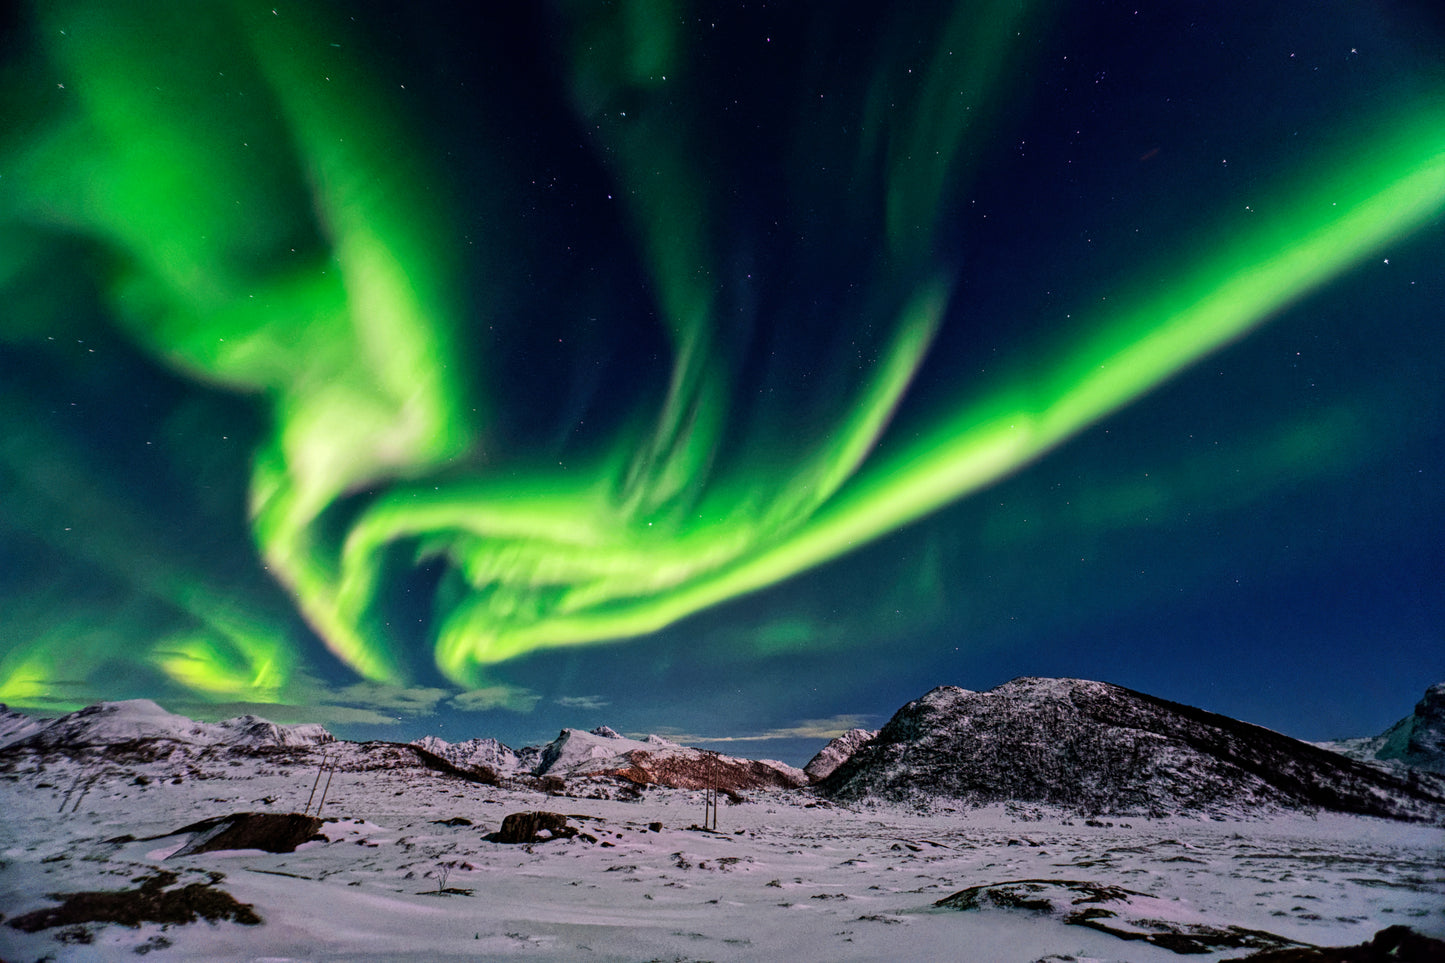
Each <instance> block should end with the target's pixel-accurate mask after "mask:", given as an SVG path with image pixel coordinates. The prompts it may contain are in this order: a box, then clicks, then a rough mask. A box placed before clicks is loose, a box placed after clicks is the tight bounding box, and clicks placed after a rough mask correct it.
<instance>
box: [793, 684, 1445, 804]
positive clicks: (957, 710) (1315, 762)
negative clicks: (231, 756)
mask: <svg viewBox="0 0 1445 963" xmlns="http://www.w3.org/2000/svg"><path fill="white" fill-rule="evenodd" d="M816 788H817V790H818V792H820V794H822V795H824V796H826V797H828V798H831V799H835V800H839V801H844V802H859V801H866V800H867V799H869V798H878V799H886V800H889V801H893V802H898V801H917V802H927V801H928V800H931V799H939V798H952V799H958V800H961V801H965V802H970V803H989V802H1000V801H1019V802H1029V803H1041V804H1049V805H1059V806H1064V807H1068V808H1072V809H1076V810H1079V811H1082V812H1092V813H1106V812H1107V813H1120V814H1135V815H1164V814H1172V813H1178V812H1187V813H1197V814H1201V815H1216V816H1230V815H1233V816H1238V815H1242V814H1245V813H1249V812H1258V811H1269V810H1281V809H1327V810H1333V811H1339V812H1348V813H1356V814H1361V815H1373V816H1384V817H1387V818H1394V819H1406V820H1417V821H1427V822H1435V821H1442V820H1445V781H1442V780H1437V779H1435V778H1433V777H1430V776H1428V775H1427V774H1420V773H1416V774H1413V775H1410V776H1408V777H1402V776H1396V775H1393V774H1391V773H1388V772H1385V771H1383V770H1381V769H1380V768H1378V767H1374V766H1370V765H1368V764H1365V763H1360V762H1356V761H1353V760H1350V759H1347V758H1345V757H1343V756H1340V755H1338V754H1336V753H1333V752H1330V751H1329V750H1327V749H1322V748H1320V747H1318V746H1314V745H1310V744H1308V743H1304V742H1300V741H1299V740H1297V739H1293V738H1291V737H1289V736H1285V735H1282V734H1280V733H1277V732H1274V731H1273V730H1269V729H1265V728H1263V727H1261V726H1256V725H1253V724H1251V723H1246V722H1241V721H1239V720H1236V719H1231V718H1229V717H1227V716H1222V715H1219V714H1217V713H1212V712H1208V711H1207V710H1204V709H1199V708H1196V707H1193V706H1187V705H1183V704H1181V703H1174V702H1170V701H1169V700H1166V699H1160V698H1158V697H1155V696H1149V695H1146V694H1144V693H1139V692H1134V691H1132V690H1129V689H1125V688H1123V687H1121V686H1115V685H1111V684H1109V683H1104V682H1093V681H1088V680H1080V679H1039V678H1032V677H1024V678H1020V679H1015V680H1012V681H1010V682H1007V683H1004V684H1003V685H1000V686H996V687H995V688H993V689H990V690H988V691H987V692H981V693H980V692H971V691H969V690H966V689H960V688H958V687H955V686H939V687H937V688H935V689H932V690H930V691H929V692H927V693H925V694H924V695H923V696H921V697H920V698H918V699H915V700H913V701H912V702H909V703H907V704H906V705H905V706H903V707H902V708H901V709H899V710H898V712H897V713H895V714H894V716H893V718H892V719H890V720H889V722H888V723H887V724H886V725H884V726H883V728H882V729H880V730H879V732H878V734H877V735H876V736H875V737H874V738H873V739H871V740H869V741H867V742H865V743H863V744H862V745H861V746H859V747H858V749H857V750H856V751H855V752H854V753H853V754H852V755H850V756H849V757H848V758H847V759H846V760H844V761H843V762H842V763H841V764H840V765H839V766H838V767H837V768H836V769H834V770H833V772H832V773H831V774H829V775H828V776H826V777H825V778H824V779H822V780H821V781H819V782H818V783H817V784H816Z"/></svg>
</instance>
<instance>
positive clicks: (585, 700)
mask: <svg viewBox="0 0 1445 963" xmlns="http://www.w3.org/2000/svg"><path fill="white" fill-rule="evenodd" d="M552 701H553V702H555V703H557V704H558V705H559V706H561V707H562V708H564V709H587V710H592V709H604V708H606V707H607V706H610V705H612V703H611V702H609V701H608V700H606V699H603V698H602V697H601V696H590V695H582V696H558V697H557V698H556V699H553V700H552Z"/></svg>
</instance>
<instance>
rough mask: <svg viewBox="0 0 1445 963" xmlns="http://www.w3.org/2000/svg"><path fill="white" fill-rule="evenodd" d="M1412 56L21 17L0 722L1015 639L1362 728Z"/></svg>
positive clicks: (711, 711)
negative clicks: (141, 705)
mask: <svg viewBox="0 0 1445 963" xmlns="http://www.w3.org/2000/svg"><path fill="white" fill-rule="evenodd" d="M1442 41H1445V34H1442V32H1441V30H1440V25H1439V23H1438V22H1437V21H1433V20H1431V19H1430V17H1429V16H1428V13H1427V11H1426V8H1425V7H1424V6H1421V7H1420V8H1419V9H1418V10H1413V9H1412V8H1411V7H1410V5H1408V4H1407V5H1403V6H1399V7H1396V8H1392V9H1391V10H1390V11H1388V12H1386V11H1380V10H1374V11H1360V10H1357V9H1354V8H1353V7H1348V6H1345V5H1340V6H1338V8H1336V7H1333V6H1332V7H1330V10H1329V11H1325V12H1323V13H1322V12H1320V11H1318V10H1317V9H1315V8H1313V7H1305V6H1304V5H1302V4H1299V5H1296V4H1287V5H1286V6H1285V7H1284V8H1281V9H1279V10H1276V11H1274V12H1273V13H1271V14H1268V15H1266V14H1262V13H1259V12H1258V11H1251V10H1249V9H1248V8H1245V7H1243V6H1239V7H1237V8H1236V6H1235V5H1226V6H1225V7H1223V8H1209V9H1204V8H1201V9H1192V8H1191V9H1187V10H1185V9H1181V10H1177V11H1172V12H1160V11H1153V12H1151V11H1136V10H1134V9H1133V8H1129V7H1122V6H1120V7H1105V8H1098V7H1095V6H1088V7H1085V6H1083V5H1069V4H1055V3H1041V2H1033V3H1024V2H1007V3H1006V2H986V3H979V4H963V3H960V4H956V5H953V6H951V7H949V6H946V5H944V6H939V7H938V8H937V9H936V10H933V9H931V8H930V10H929V11H927V12H920V11H919V10H918V9H915V8H914V7H913V6H911V5H906V4H871V5H870V4H859V5H847V4H845V5H841V6H840V5H836V4H816V5H809V4H784V5H777V6H770V5H766V4H759V5H742V4H738V5H723V6H716V7H714V6H701V5H699V6H693V5H688V4H675V3H667V2H661V0H639V2H620V3H616V4H608V5H603V4H587V3H561V4H552V5H543V6H538V7H536V8H534V9H529V10H528V11H527V12H525V13H523V12H516V11H514V12H512V13H508V14H495V15H480V14H475V15H470V16H468V17H464V16H463V15H461V14H459V13H457V12H455V11H453V10H451V9H450V7H449V6H447V5H422V6H419V7H416V8H414V9H413V8H408V9H407V10H406V11H404V12H397V11H394V10H391V9H390V8H387V7H384V6H381V5H371V4H361V5H354V6H353V5H348V6H346V7H336V8H332V7H330V6H327V5H323V4H319V3H306V4H296V5H290V6H288V5H280V6H273V5H268V4H254V3H247V2H241V0H230V2H226V3H219V4H214V5H210V6H208V7H207V8H206V10H205V11H204V12H203V13H198V12H197V11H196V10H195V8H194V5H191V4H183V3H179V2H155V3H146V4H130V3H113V2H100V0H74V2H70V0H64V2H62V0H56V2H42V3H37V4H34V5H33V6H31V7H30V8H28V9H26V10H24V11H22V12H21V13H20V14H19V15H18V19H17V20H16V21H15V22H14V23H12V24H8V25H7V29H6V43H5V46H4V48H3V53H4V57H5V60H4V69H3V74H0V90H3V98H4V100H3V104H4V107H3V116H4V119H5V122H4V124H3V125H0V226H3V231H0V303H3V304H4V305H6V307H5V309H4V310H5V317H4V319H3V333H0V418H3V425H4V433H3V435H0V495H3V502H0V593H3V595H0V598H3V600H4V603H5V604H4V606H3V614H0V701H4V702H7V703H10V704H12V705H16V706H19V707H22V708H35V709H45V710H52V711H58V710H61V709H68V708H73V707H76V706H78V705H83V704H86V703H87V702H91V701H95V700H97V699H100V698H124V697H130V696H141V695H143V696H147V697H151V698H157V699H159V700H161V701H163V702H166V703H167V704H169V705H173V706H178V707H180V708H182V709H184V710H185V711H189V712H191V713H193V714H204V713H206V712H212V713H214V714H216V715H224V714H227V713H228V712H231V711H232V710H234V709H236V708H237V707H246V708H253V707H257V708H256V711H258V712H260V713H261V714H263V715H268V716H270V717H272V718H277V719H282V720H285V719H289V718H314V719H317V720H318V721H323V722H328V723H330V724H332V725H340V726H345V725H347V724H353V725H357V726H368V725H369V726H382V727H383V728H386V729H389V730H395V729H397V728H398V725H397V724H398V723H400V724H401V725H400V728H406V727H408V726H411V727H420V728H421V729H426V728H428V726H429V725H430V724H431V723H432V722H436V721H438V720H440V719H453V718H455V719H456V721H454V722H453V723H452V724H453V726H454V727H458V726H468V727H471V728H472V729H474V730H475V733H474V734H494V733H495V734H497V735H499V736H502V737H507V736H508V734H509V733H510V732H518V733H520V732H524V731H525V732H528V733H530V732H531V731H532V728H535V729H536V730H537V731H538V732H539V733H545V732H546V731H548V730H554V729H555V728H557V726H558V725H560V724H566V725H580V724H588V725H590V724H595V723H596V722H601V721H607V722H608V723H609V724H611V725H614V726H619V725H620V726H622V727H630V728H634V729H637V730H641V729H645V728H649V727H650V728H653V729H657V728H660V727H666V726H673V727H676V726H683V727H687V734H691V735H693V736H695V737H709V736H711V737H730V738H744V739H746V738H754V737H757V736H760V735H763V736H766V735H768V734H769V733H772V734H775V735H781V736H786V735H796V736H798V737H800V738H804V737H808V736H813V735H816V734H817V733H819V732H823V731H826V730H828V729H830V727H832V728H836V727H837V726H832V725H830V723H829V720H833V722H835V723H837V725H841V724H842V721H843V720H842V717H843V716H845V715H848V714H850V713H852V714H857V715H859V716H863V717H866V716H868V715H869V714H870V713H875V714H883V715H886V714H887V713H888V712H890V711H891V710H892V708H894V707H896V705H897V704H898V703H899V702H901V701H902V700H903V699H906V698H909V697H911V696H913V695H916V694H918V692H920V691H922V690H924V689H926V688H928V687H930V686H932V685H934V684H937V683H940V682H950V683H956V684H960V685H965V686H968V687H970V688H984V687H986V686H988V685H992V684H994V683H995V682H998V681H1002V680H1003V678H1007V677H1010V676H1013V675H1019V674H1026V673H1027V674H1048V675H1079V676H1085V677H1090V678H1102V679H1106V680H1108V681H1114V682H1118V683H1120V684H1124V685H1129V686H1133V687H1135V688H1141V689H1145V690H1146V691H1152V692H1154V693H1156V694H1159V695H1163V696H1166V697H1168V698H1173V699H1177V700H1180V701H1186V702H1193V703H1195V704H1199V705H1203V706H1204V707H1206V708H1212V709H1216V710H1218V711H1224V712H1229V713H1231V714H1235V715H1238V716H1240V717H1241V718H1245V719H1248V720H1250V721H1256V722H1261V723H1263V724H1266V725H1274V726H1276V727H1279V728H1283V729H1285V730H1286V731H1290V728H1289V727H1290V726H1291V725H1295V726H1296V727H1299V726H1303V727H1305V728H1310V730H1311V731H1308V732H1305V731H1300V732H1299V734H1301V735H1306V736H1308V737H1313V738H1323V737H1326V736H1328V735H1331V734H1333V735H1342V734H1359V733H1360V732H1363V731H1372V730H1373V729H1378V728H1382V722H1383V724H1388V722H1390V721H1393V718H1394V717H1395V716H1397V715H1399V714H1402V712H1403V710H1404V708H1405V707H1407V706H1408V704H1410V703H1412V702H1413V700H1414V698H1416V697H1417V695H1418V691H1419V690H1421V689H1423V687H1424V686H1425V685H1428V684H1429V683H1430V682H1433V681H1438V680H1439V678H1440V677H1442V676H1445V654H1442V653H1445V645H1442V641H1445V639H1442V634H1445V601H1442V598H1441V596H1442V594H1445V593H1442V592H1441V591H1440V589H1439V586H1440V585H1442V584H1445V578H1442V576H1445V567H1442V556H1445V550H1442V548H1441V547H1440V545H1439V544H1438V543H1440V542H1442V541H1445V539H1440V538H1439V537H1438V533H1439V532H1440V531H1441V524H1440V523H1441V522H1442V521H1445V511H1442V508H1445V500H1442V496H1441V493H1440V487H1441V486H1440V484H1439V479H1440V469H1441V467H1442V464H1441V462H1442V460H1441V456H1440V454H1439V452H1440V451H1441V448H1440V443H1441V442H1442V441H1445V438H1442V435H1445V411H1442V408H1441V394H1442V392H1441V379H1440V376H1439V374H1438V372H1439V370H1441V368H1440V365H1441V363H1442V362H1445V336H1442V335H1441V334H1440V323H1441V305H1442V304H1445V280H1442V274H1445V272H1442V271H1441V270H1440V268H1439V265H1440V264H1441V255H1442V254H1445V240H1442V215H1445V63H1442V61H1441V58H1440V57H1439V55H1438V54H1439V50H1440V49H1441V47H1440V44H1441V42H1442ZM1311 706H1313V708H1309V707H1311ZM591 715H596V716H597V717H598V718H597V719H596V720H595V722H594V721H589V718H590V716H591ZM578 716H586V717H589V718H577V717H578ZM1294 720H1298V721H1294ZM529 727H531V728H529ZM844 727H846V726H844ZM1311 727H1312V728H1311ZM1315 730H1319V731H1315ZM1325 730H1328V731H1325ZM764 745H765V746H766V745H768V743H767V742H764Z"/></svg>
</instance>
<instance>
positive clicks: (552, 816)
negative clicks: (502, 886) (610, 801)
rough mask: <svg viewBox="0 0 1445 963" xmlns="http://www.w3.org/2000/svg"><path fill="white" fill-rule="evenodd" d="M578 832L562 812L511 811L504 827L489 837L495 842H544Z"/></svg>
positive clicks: (564, 837)
mask: <svg viewBox="0 0 1445 963" xmlns="http://www.w3.org/2000/svg"><path fill="white" fill-rule="evenodd" d="M577 833H578V830H577V827H576V826H573V825H571V824H569V823H568V822H567V817H566V816H564V815H562V814H561V813H549V812H526V813H509V814H508V815H507V816H506V818H504V819H503V820H502V828H501V829H499V830H497V831H496V832H494V833H489V834H488V835H487V837H486V838H487V839H488V840H490V841H491V842H494V843H511V844H514V845H515V844H519V843H543V842H547V841H548V840H551V839H570V838H571V837H573V836H576V835H577Z"/></svg>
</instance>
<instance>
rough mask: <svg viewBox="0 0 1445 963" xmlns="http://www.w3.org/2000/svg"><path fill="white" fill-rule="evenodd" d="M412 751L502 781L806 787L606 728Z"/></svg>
mask: <svg viewBox="0 0 1445 963" xmlns="http://www.w3.org/2000/svg"><path fill="white" fill-rule="evenodd" d="M412 745H415V746H419V747H421V748H423V749H426V750H427V751H428V752H432V753H434V754H436V755H438V756H440V757H442V758H443V759H446V760H447V761H448V762H451V763H452V764H454V765H456V766H458V767H460V768H462V769H472V770H479V771H480V770H491V771H492V772H493V773H496V774H498V775H511V776H519V775H522V776H533V777H538V778H547V777H550V778H551V779H553V780H563V781H565V780H576V779H613V780H622V781H624V782H628V783H632V784H635V785H661V786H671V787H673V788H677V789H707V788H716V789H731V790H734V791H736V790H743V789H794V788H797V787H799V786H803V785H806V784H807V782H808V777H807V776H806V775H805V774H804V773H803V771H802V770H800V769H795V768H793V767H792V766H789V765H787V764H785V763H781V762H776V761H774V760H755V759H739V758H736V757H733V756H724V755H721V754H720V753H716V752H710V751H708V750H705V749H694V748H691V747H688V746H680V745H678V744H677V743H675V742H669V741H668V740H666V739H664V738H662V737H661V736H655V735H653V736H648V737H647V738H646V739H645V740H638V739H629V738H627V737H625V736H622V735H620V734H618V733H617V732H615V731H613V730H612V729H610V728H608V727H607V726H598V727H597V728H596V729H593V730H591V731H590V732H588V731H584V730H582V729H563V730H562V731H561V732H560V733H558V735H557V738H556V739H553V740H552V741H551V742H549V743H547V744H546V745H542V746H527V747H525V748H523V749H519V750H515V751H514V750H512V749H511V748H509V747H507V746H505V745H503V744H502V743H500V742H497V741H496V740H495V739H469V740H467V741H466V742H461V743H457V744H455V745H452V744H448V743H446V742H443V741H442V740H440V739H437V738H435V737H433V736H428V737H426V738H424V739H419V740H417V741H416V742H414V743H412Z"/></svg>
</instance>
